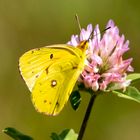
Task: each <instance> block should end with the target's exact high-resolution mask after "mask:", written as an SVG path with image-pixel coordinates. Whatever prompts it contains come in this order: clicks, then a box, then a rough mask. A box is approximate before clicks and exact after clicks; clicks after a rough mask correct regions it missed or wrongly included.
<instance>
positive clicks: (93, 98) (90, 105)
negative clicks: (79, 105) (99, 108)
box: [77, 94, 96, 140]
mask: <svg viewBox="0 0 140 140" xmlns="http://www.w3.org/2000/svg"><path fill="white" fill-rule="evenodd" d="M95 98H96V95H95V94H92V95H91V98H90V101H89V104H88V107H87V110H86V113H85V117H84V120H83V122H82V125H81V128H80V132H79V135H78V138H77V140H82V138H83V135H84V132H85V129H86V126H87V122H88V120H89V116H90V113H91V110H92V106H93V103H94V101H95Z"/></svg>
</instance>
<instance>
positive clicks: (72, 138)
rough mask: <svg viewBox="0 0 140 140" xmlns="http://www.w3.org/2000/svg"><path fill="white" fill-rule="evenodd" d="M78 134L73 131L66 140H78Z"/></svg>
mask: <svg viewBox="0 0 140 140" xmlns="http://www.w3.org/2000/svg"><path fill="white" fill-rule="evenodd" d="M77 137H78V134H76V133H75V132H74V130H73V129H71V130H70V131H69V133H68V134H67V135H66V137H65V139H64V140H77Z"/></svg>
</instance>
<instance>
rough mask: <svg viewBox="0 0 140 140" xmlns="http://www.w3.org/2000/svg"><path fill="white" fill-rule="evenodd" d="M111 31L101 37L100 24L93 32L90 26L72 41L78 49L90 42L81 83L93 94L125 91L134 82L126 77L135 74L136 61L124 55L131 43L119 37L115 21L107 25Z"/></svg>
mask: <svg viewBox="0 0 140 140" xmlns="http://www.w3.org/2000/svg"><path fill="white" fill-rule="evenodd" d="M109 27H110V28H109ZM107 28H109V29H108V30H106V31H105V32H104V34H103V35H102V36H101V32H100V29H99V25H96V26H95V28H94V30H93V27H92V25H91V24H89V25H88V26H87V29H86V30H85V29H82V30H81V33H80V35H79V36H78V35H72V37H71V41H69V42H68V44H69V45H72V46H77V45H79V44H80V42H81V41H83V40H89V48H88V50H87V52H86V56H87V59H86V63H85V67H84V70H83V71H82V73H81V75H80V76H79V79H78V81H79V82H80V83H82V84H84V86H85V87H86V88H90V89H92V90H93V91H97V90H101V91H110V90H116V89H125V88H126V87H127V86H129V84H130V82H131V81H130V80H127V79H126V76H127V72H131V71H133V68H132V66H131V65H130V64H131V62H132V58H129V59H126V60H124V59H123V54H124V53H125V52H127V51H128V50H129V47H128V46H129V41H128V40H127V41H125V37H124V35H121V36H120V35H119V29H118V27H117V26H115V24H114V22H113V21H112V20H109V22H108V23H107V25H106V29H107ZM91 34H93V35H92V38H91Z"/></svg>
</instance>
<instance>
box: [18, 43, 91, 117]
mask: <svg viewBox="0 0 140 140" xmlns="http://www.w3.org/2000/svg"><path fill="white" fill-rule="evenodd" d="M87 48H88V41H87V40H86V41H82V42H81V43H80V44H79V45H78V46H77V47H73V46H70V45H67V44H57V45H50V46H46V47H42V48H36V49H32V50H30V51H28V52H25V53H24V54H23V55H22V56H21V57H20V59H19V70H20V73H21V75H22V77H23V79H24V80H25V83H26V85H27V87H28V88H29V90H30V92H31V99H32V102H33V105H34V106H35V108H36V110H37V111H38V112H40V113H44V114H47V115H53V116H54V115H57V114H58V113H60V111H61V110H62V109H63V107H64V105H65V104H66V103H67V101H68V99H69V96H70V94H71V92H72V90H73V87H74V86H75V83H76V81H77V79H78V77H79V75H80V73H81V72H82V70H83V69H84V65H85V64H84V62H85V59H86V50H87Z"/></svg>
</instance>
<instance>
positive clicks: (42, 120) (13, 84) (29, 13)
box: [0, 0, 140, 140]
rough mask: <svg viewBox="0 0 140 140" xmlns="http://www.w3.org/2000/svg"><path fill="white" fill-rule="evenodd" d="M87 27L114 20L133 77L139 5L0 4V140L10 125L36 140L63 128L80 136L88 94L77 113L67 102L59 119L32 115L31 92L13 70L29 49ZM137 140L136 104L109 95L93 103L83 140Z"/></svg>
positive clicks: (36, 0) (72, 1) (84, 1)
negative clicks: (124, 42)
mask: <svg viewBox="0 0 140 140" xmlns="http://www.w3.org/2000/svg"><path fill="white" fill-rule="evenodd" d="M75 13H77V14H78V15H79V17H80V22H81V25H82V27H86V25H87V24H89V23H92V24H93V25H96V24H97V23H99V24H100V28H101V29H104V28H105V25H106V23H107V21H108V20H109V19H113V20H114V21H115V23H116V24H117V25H118V26H119V29H120V33H124V34H125V37H126V38H127V39H129V40H130V48H131V50H130V51H129V52H128V53H127V56H129V57H133V58H134V61H133V64H132V65H133V67H134V68H135V72H140V65H139V62H140V61H139V57H140V46H139V44H140V38H139V34H140V2H139V1H137V0H133V1H132V0H123V1H122V0H105V1H103V0H51V1H49V0H23V1H19V0H12V1H11V0H0V65H1V66H0V139H1V140H11V138H9V137H8V136H6V135H5V134H3V133H2V132H1V130H2V129H4V128H5V127H8V126H11V127H15V128H17V129H18V130H20V131H22V132H24V133H25V134H29V135H31V136H32V137H33V138H35V140H49V139H50V137H49V136H50V134H51V132H60V131H61V130H63V129H64V128H73V129H74V130H75V131H76V132H78V131H79V128H80V125H81V122H82V119H83V116H84V113H85V109H86V107H87V103H88V101H89V95H88V94H83V95H82V97H83V98H82V103H81V105H80V108H79V110H78V111H76V112H75V111H73V109H72V108H71V107H70V104H69V103H68V104H67V105H66V106H65V108H64V109H63V111H62V112H61V113H60V115H58V116H55V117H50V116H45V115H42V114H39V113H37V112H36V111H35V109H34V107H33V105H32V103H31V99H30V92H29V90H28V89H27V87H26V85H25V84H24V82H23V80H22V79H21V76H20V73H19V70H18V59H19V57H20V56H21V55H22V54H23V53H24V52H26V51H27V50H30V49H32V48H36V47H42V46H45V45H49V44H56V43H66V42H67V41H68V40H70V37H71V35H72V34H77V33H79V29H78V26H77V23H76V21H75V18H74V15H75ZM132 139H133V140H140V104H138V103H136V102H134V101H129V100H125V99H121V98H118V97H116V96H114V95H108V96H106V95H104V96H99V97H98V98H97V100H96V102H95V105H94V108H93V110H92V114H91V117H90V120H89V123H88V127H87V129H86V133H85V137H84V140H132Z"/></svg>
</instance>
